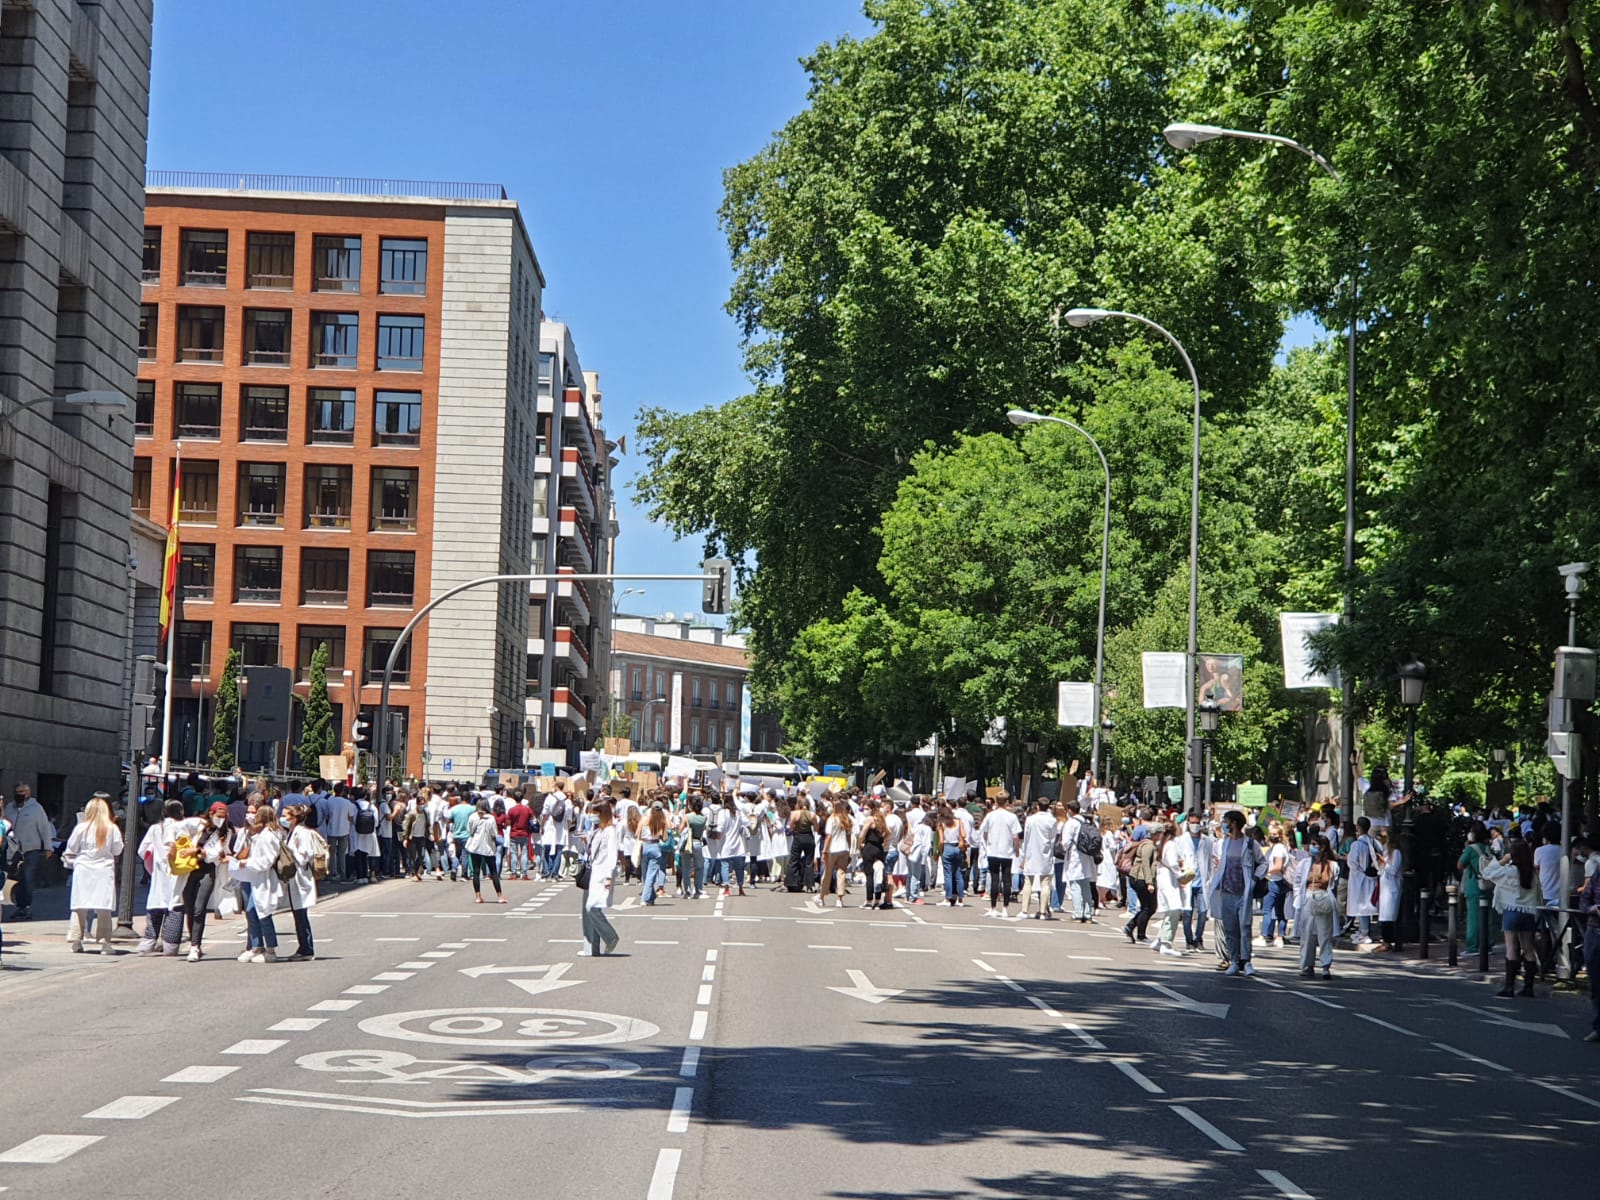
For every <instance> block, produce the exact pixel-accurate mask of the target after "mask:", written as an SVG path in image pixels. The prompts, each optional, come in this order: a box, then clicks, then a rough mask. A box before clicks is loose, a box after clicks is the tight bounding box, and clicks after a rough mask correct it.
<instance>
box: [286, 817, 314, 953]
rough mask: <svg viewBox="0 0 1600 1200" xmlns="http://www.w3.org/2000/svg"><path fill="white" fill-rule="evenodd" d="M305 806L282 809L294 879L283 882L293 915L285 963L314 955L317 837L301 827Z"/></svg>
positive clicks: (303, 821) (303, 825) (302, 825)
mask: <svg viewBox="0 0 1600 1200" xmlns="http://www.w3.org/2000/svg"><path fill="white" fill-rule="evenodd" d="M306 811H307V809H306V806H305V805H304V804H292V805H290V806H289V807H288V808H286V809H284V810H283V825H284V832H285V833H286V835H287V836H288V838H289V853H290V854H291V855H293V856H294V876H293V878H291V879H289V880H287V881H285V880H284V879H283V878H282V877H281V876H280V877H279V882H280V883H283V884H284V891H285V893H286V894H287V895H288V897H289V910H290V911H291V912H292V913H293V914H294V940H295V947H294V953H293V954H291V955H290V956H289V958H288V960H287V961H289V962H305V961H307V960H309V959H313V958H315V957H316V956H317V946H316V943H315V942H314V941H313V940H312V938H311V910H312V909H313V908H315V907H316V906H317V872H316V869H315V867H316V858H317V835H316V834H315V833H313V832H312V831H311V830H309V829H307V828H306V827H305V820H306Z"/></svg>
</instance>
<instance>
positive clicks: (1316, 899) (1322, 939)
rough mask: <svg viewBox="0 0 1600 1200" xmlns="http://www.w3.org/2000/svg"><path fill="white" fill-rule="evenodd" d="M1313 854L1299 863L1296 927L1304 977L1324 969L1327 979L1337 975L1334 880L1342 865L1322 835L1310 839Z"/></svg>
mask: <svg viewBox="0 0 1600 1200" xmlns="http://www.w3.org/2000/svg"><path fill="white" fill-rule="evenodd" d="M1310 850H1311V857H1310V858H1309V859H1308V860H1306V861H1305V862H1303V863H1300V864H1299V867H1298V870H1299V872H1300V886H1299V889H1298V890H1299V893H1300V909H1299V911H1298V912H1296V914H1295V919H1294V923H1295V928H1296V929H1298V930H1299V931H1300V978H1302V979H1312V978H1314V977H1315V976H1316V968H1317V967H1318V966H1320V967H1321V968H1322V977H1323V978H1324V979H1332V978H1333V934H1334V924H1335V922H1336V920H1337V918H1338V912H1339V903H1338V901H1337V900H1336V899H1334V894H1333V887H1334V882H1335V881H1336V880H1337V879H1338V877H1339V865H1338V864H1337V863H1336V862H1334V859H1333V851H1332V849H1331V848H1330V847H1329V845H1328V843H1327V842H1326V841H1324V840H1323V839H1322V838H1320V837H1313V838H1312V839H1311V842H1310Z"/></svg>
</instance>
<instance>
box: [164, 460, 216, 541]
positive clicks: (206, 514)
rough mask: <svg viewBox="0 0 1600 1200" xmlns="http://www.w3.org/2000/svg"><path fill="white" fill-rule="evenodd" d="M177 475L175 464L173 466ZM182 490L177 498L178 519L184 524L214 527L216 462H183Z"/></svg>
mask: <svg viewBox="0 0 1600 1200" xmlns="http://www.w3.org/2000/svg"><path fill="white" fill-rule="evenodd" d="M173 474H174V476H176V474H177V464H176V463H174V464H173ZM182 483H183V490H182V492H181V493H180V495H179V497H178V517H179V519H180V520H182V521H183V522H184V523H185V524H193V525H215V524H216V523H217V464H216V460H215V459H212V460H210V461H198V460H195V459H192V458H190V459H185V460H184V462H183V480H182Z"/></svg>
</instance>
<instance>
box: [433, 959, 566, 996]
mask: <svg viewBox="0 0 1600 1200" xmlns="http://www.w3.org/2000/svg"><path fill="white" fill-rule="evenodd" d="M570 970H572V964H571V963H554V964H552V965H550V966H532V967H497V966H495V965H493V964H492V963H491V964H490V965H489V966H486V967H462V968H461V973H462V974H463V975H465V976H467V977H468V978H469V979H477V978H478V977H479V976H480V975H534V974H538V975H539V976H540V978H538V979H507V980H506V982H507V983H509V984H511V985H512V986H513V987H519V988H521V989H522V990H523V991H525V992H527V993H528V995H530V996H537V995H538V994H539V993H540V992H557V991H560V990H561V989H562V988H569V987H576V986H577V985H578V984H580V983H583V982H585V981H584V980H582V979H563V978H562V976H563V975H565V974H566V973H567V972H568V971H570Z"/></svg>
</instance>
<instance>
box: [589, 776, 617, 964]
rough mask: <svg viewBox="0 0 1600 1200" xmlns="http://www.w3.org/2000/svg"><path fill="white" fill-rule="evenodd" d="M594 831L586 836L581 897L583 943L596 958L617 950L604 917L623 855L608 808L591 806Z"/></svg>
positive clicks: (605, 804)
mask: <svg viewBox="0 0 1600 1200" xmlns="http://www.w3.org/2000/svg"><path fill="white" fill-rule="evenodd" d="M594 819H595V830H594V832H593V833H592V834H590V835H589V886H588V887H587V888H586V889H585V890H584V894H583V940H584V941H586V942H588V943H589V954H590V955H591V956H593V957H596V958H598V957H599V956H600V955H602V954H610V953H611V952H612V951H613V950H615V949H616V948H617V940H618V939H617V931H616V929H614V928H613V927H612V925H611V922H610V920H608V919H607V917H606V909H607V908H608V907H610V904H611V882H612V877H613V876H614V875H615V874H616V873H617V859H618V857H619V856H620V854H621V851H622V839H621V837H620V832H619V830H618V829H617V827H616V825H615V824H614V823H613V822H612V819H611V805H610V803H608V802H607V801H605V800H601V801H600V802H599V803H597V804H596V805H595V806H594Z"/></svg>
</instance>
